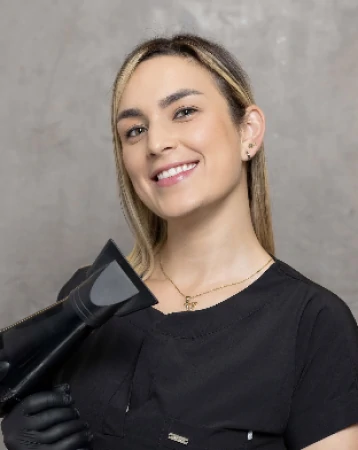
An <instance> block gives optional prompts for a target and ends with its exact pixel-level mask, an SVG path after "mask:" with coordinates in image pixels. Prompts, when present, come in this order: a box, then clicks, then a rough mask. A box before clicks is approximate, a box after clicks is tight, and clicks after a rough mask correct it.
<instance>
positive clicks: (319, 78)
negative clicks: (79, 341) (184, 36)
mask: <svg viewBox="0 0 358 450" xmlns="http://www.w3.org/2000/svg"><path fill="white" fill-rule="evenodd" d="M0 7H1V8H0V10H1V13H0V89H1V97H0V98H1V102H0V141H1V159H0V161H1V162H0V211H1V216H0V250H1V251H0V326H5V325H8V324H10V323H12V322H14V321H15V320H17V319H20V318H22V317H24V316H26V315H28V314H30V313H32V312H35V311H37V310H38V309H39V308H41V307H43V306H45V305H48V304H50V303H52V302H54V300H55V296H56V294H57V292H58V290H59V289H60V287H61V286H62V284H63V283H64V282H65V281H66V280H67V279H68V278H69V277H70V276H71V274H72V273H73V272H74V271H75V270H76V269H77V268H78V267H79V266H81V265H85V264H90V263H91V262H92V260H93V258H94V257H95V256H96V255H97V253H98V252H99V251H100V249H101V248H102V246H103V245H104V243H105V242H106V240H107V239H108V238H109V237H112V238H114V239H115V241H116V242H117V243H118V244H119V245H120V247H121V248H122V249H123V250H124V251H128V250H129V249H130V247H131V243H132V238H131V236H130V233H129V231H128V229H127V226H126V224H125V222H124V219H123V217H122V213H121V208H120V204H119V200H118V195H117V186H116V180H115V165H114V158H113V155H112V142H111V134H110V118H109V112H110V98H111V88H112V82H113V80H114V77H115V74H116V71H117V69H118V68H119V66H120V64H121V62H122V60H123V57H124V55H125V54H126V52H127V51H129V50H130V49H131V48H132V47H133V46H134V45H135V44H137V43H138V42H139V41H140V40H142V39H143V38H146V37H152V36H154V35H155V34H161V33H163V32H169V33H173V32H178V31H193V32H199V33H202V34H203V35H204V36H206V37H209V38H210V37H213V38H215V39H217V40H219V41H220V42H221V43H223V44H225V45H226V46H227V47H228V48H229V49H230V50H231V51H232V52H233V53H234V54H235V55H236V56H237V57H238V58H239V60H240V61H241V62H242V63H243V66H244V68H245V69H246V70H247V71H248V73H249V75H250V76H251V79H252V82H253V86H254V90H255V93H256V100H257V103H258V104H259V105H260V106H261V107H262V108H263V110H264V112H265V113H266V117H267V137H266V151H267V158H268V165H269V176H270V185H271V195H272V203H273V215H274V227H275V235H276V243H277V254H278V257H279V258H281V259H283V260H285V261H286V262H288V263H289V264H291V265H293V266H294V267H295V268H296V269H298V270H300V271H301V272H303V273H304V274H305V275H307V276H308V277H310V278H312V279H314V280H315V281H316V282H318V283H320V284H323V285H324V286H326V287H328V288H329V289H331V290H333V291H334V292H336V293H337V294H338V295H339V296H341V297H342V298H343V299H344V300H345V301H346V302H347V303H348V304H349V305H350V307H351V308H352V310H353V312H354V314H355V316H356V317H358V296H357V291H358V276H357V265H358V264H357V262H358V261H357V260H358V237H357V228H358V227H357V225H358V216H357V206H358V194H357V193H358V176H357V175H358V171H357V167H358V152H357V143H358V137H357V129H358V128H357V123H358V102H357V94H358V27H357V23H358V2H357V0H339V1H338V0H337V1H333V0H305V1H302V0H301V1H296V0H288V1H285V0H261V1H260V0H240V1H238V0H220V1H216V2H214V1H205V0H196V1H195V0H181V1H169V0H150V1H147V0H142V1H139V0H131V1H124V0H122V1H120V0H101V1H99V0H86V1H84V0H83V1H79V0H71V1H69V0H67V1H56V0H51V1H50V0H33V1H31V2H30V1H24V0H23V1H20V0H17V1H16V0H9V1H6V0H0Z"/></svg>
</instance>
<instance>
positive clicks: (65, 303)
mask: <svg viewBox="0 0 358 450" xmlns="http://www.w3.org/2000/svg"><path fill="white" fill-rule="evenodd" d="M156 303H158V301H157V300H156V298H155V297H154V296H153V295H152V293H151V292H150V291H149V289H148V288H147V287H146V286H145V284H144V283H143V282H142V280H141V279H140V277H139V276H138V275H137V274H136V273H135V271H134V270H133V269H132V267H131V266H130V265H129V263H128V262H127V260H126V259H125V257H124V256H123V255H122V253H121V252H120V251H119V249H118V247H117V246H116V244H115V243H114V242H113V240H111V239H110V240H109V241H108V242H107V243H106V245H105V246H104V247H103V249H102V251H101V252H100V254H99V255H98V256H97V258H96V260H95V261H94V263H93V264H92V265H91V266H90V267H89V269H88V272H87V278H86V280H85V281H84V282H83V283H81V284H80V285H79V286H77V287H76V288H75V289H73V290H72V291H71V292H70V294H69V295H68V297H66V298H64V299H62V300H61V301H59V302H56V303H54V304H52V305H50V306H48V307H46V308H44V309H42V310H40V311H38V312H36V313H35V314H32V315H30V316H29V317H26V318H24V319H22V320H20V321H18V322H16V323H15V324H13V325H10V326H8V327H5V328H3V329H2V330H0V417H3V416H4V415H5V414H6V413H7V412H8V411H9V410H10V409H11V408H12V406H13V405H14V404H15V403H16V402H18V401H21V399H22V398H24V397H25V396H27V395H29V394H31V393H33V392H35V391H36V389H37V388H39V386H40V385H41V383H45V382H46V379H47V378H48V377H49V376H50V375H51V373H52V372H53V370H54V369H55V368H56V367H58V366H59V364H61V363H62V362H64V361H65V359H66V357H67V356H69V354H70V352H71V350H72V349H73V348H74V347H75V346H76V345H78V344H79V343H80V342H82V341H83V340H84V339H85V338H86V337H87V336H88V335H89V334H90V333H91V331H92V330H93V329H95V328H98V327H100V326H101V325H103V324H104V323H105V322H106V321H107V320H108V319H110V318H111V317H112V316H113V315H114V314H116V315H120V316H124V315H127V314H130V313H132V312H135V311H138V310H140V309H143V308H147V307H149V306H151V305H155V304H156Z"/></svg>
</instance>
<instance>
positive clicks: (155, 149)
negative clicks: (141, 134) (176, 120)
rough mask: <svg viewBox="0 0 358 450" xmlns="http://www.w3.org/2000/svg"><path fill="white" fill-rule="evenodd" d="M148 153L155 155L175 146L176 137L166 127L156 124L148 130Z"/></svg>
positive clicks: (176, 143)
mask: <svg viewBox="0 0 358 450" xmlns="http://www.w3.org/2000/svg"><path fill="white" fill-rule="evenodd" d="M147 142H148V155H149V156H155V155H158V154H160V153H162V152H164V151H168V150H172V149H174V148H176V147H177V145H178V142H177V138H176V137H175V136H174V134H173V133H172V130H170V129H169V128H168V127H165V126H163V125H159V124H156V125H155V126H153V125H152V126H151V127H150V128H149V130H148V140H147Z"/></svg>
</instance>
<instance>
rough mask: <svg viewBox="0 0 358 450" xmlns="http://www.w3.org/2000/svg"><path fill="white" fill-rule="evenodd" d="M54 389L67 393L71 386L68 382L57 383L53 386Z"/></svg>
mask: <svg viewBox="0 0 358 450" xmlns="http://www.w3.org/2000/svg"><path fill="white" fill-rule="evenodd" d="M53 389H54V390H55V391H58V392H62V393H63V394H69V393H70V391H71V387H70V385H69V384H68V383H61V384H57V385H55V386H54V387H53Z"/></svg>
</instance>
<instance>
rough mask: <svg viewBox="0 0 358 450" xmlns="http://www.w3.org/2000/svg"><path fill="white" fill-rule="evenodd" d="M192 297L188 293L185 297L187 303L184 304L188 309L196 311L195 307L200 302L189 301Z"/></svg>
mask: <svg viewBox="0 0 358 450" xmlns="http://www.w3.org/2000/svg"><path fill="white" fill-rule="evenodd" d="M190 299H191V297H190V296H189V295H187V296H186V297H185V303H184V306H185V309H186V310H187V311H194V308H195V306H196V305H197V303H198V302H190V301H189V300H190Z"/></svg>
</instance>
